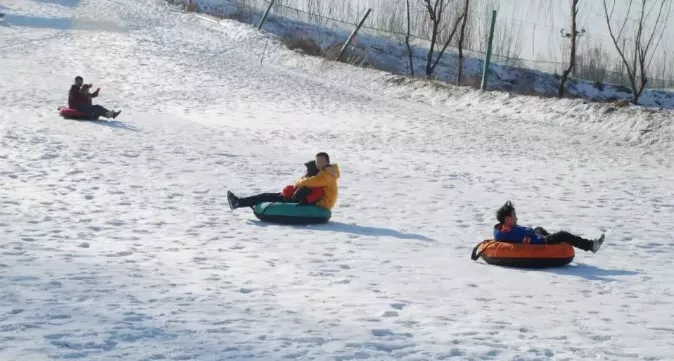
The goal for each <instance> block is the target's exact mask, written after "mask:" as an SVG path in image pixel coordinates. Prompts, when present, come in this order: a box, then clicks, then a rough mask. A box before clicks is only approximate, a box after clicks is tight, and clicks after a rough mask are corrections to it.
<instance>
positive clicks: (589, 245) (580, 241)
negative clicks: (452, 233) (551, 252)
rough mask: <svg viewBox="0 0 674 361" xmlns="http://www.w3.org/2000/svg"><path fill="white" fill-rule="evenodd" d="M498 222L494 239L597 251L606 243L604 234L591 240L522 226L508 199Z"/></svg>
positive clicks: (497, 217) (561, 232)
mask: <svg viewBox="0 0 674 361" xmlns="http://www.w3.org/2000/svg"><path fill="white" fill-rule="evenodd" d="M496 219H497V220H498V224H497V225H495V226H494V240H495V241H501V242H511V243H525V244H559V243H568V244H570V245H572V246H574V247H576V248H579V249H582V250H583V251H592V252H593V253H597V251H598V250H599V247H601V245H602V244H603V243H604V234H602V235H601V237H599V238H598V239H595V240H589V239H585V238H582V237H579V236H576V235H574V234H571V233H569V232H566V231H559V232H555V233H548V232H547V231H546V230H545V229H544V228H542V227H536V228H531V227H522V226H520V225H518V224H517V214H516V213H515V207H514V206H513V204H512V203H511V202H510V201H508V202H506V204H504V205H503V206H501V208H499V209H498V211H496Z"/></svg>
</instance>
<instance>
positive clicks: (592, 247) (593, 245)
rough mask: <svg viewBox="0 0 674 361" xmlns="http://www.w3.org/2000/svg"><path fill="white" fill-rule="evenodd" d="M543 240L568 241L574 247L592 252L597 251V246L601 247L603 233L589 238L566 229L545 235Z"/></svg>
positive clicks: (547, 241)
mask: <svg viewBox="0 0 674 361" xmlns="http://www.w3.org/2000/svg"><path fill="white" fill-rule="evenodd" d="M545 240H546V243H547V244H559V243H568V244H570V245H572V246H574V247H576V248H579V249H582V250H583V251H592V252H593V253H597V251H598V250H599V247H601V245H602V243H604V235H603V234H602V235H601V237H599V239H595V240H589V239H585V238H582V237H579V236H576V235H574V234H571V233H569V232H566V231H560V232H555V233H552V234H549V235H547V236H545Z"/></svg>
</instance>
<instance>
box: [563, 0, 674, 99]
mask: <svg viewBox="0 0 674 361" xmlns="http://www.w3.org/2000/svg"><path fill="white" fill-rule="evenodd" d="M569 1H570V3H571V33H570V34H568V35H569V36H568V37H569V38H570V39H571V45H570V46H571V51H570V53H569V67H568V68H567V69H566V70H564V73H563V74H562V77H561V79H560V84H559V88H558V93H559V96H563V95H564V85H565V83H566V81H567V79H568V76H569V74H570V73H571V71H572V70H573V68H574V66H575V64H576V49H577V42H578V32H577V30H576V29H577V17H578V3H579V0H569ZM635 3H636V4H635ZM602 5H603V10H604V18H605V20H606V25H607V27H608V32H609V35H610V36H611V40H612V41H613V45H614V46H615V49H616V51H617V53H618V55H619V57H620V60H621V62H622V65H623V67H624V70H625V71H626V72H627V78H628V81H629V83H630V88H631V90H632V102H633V103H634V104H638V103H639V98H640V97H641V94H642V93H643V91H644V89H645V88H646V85H647V84H648V79H649V78H648V75H649V72H650V71H652V69H651V62H652V61H653V57H654V55H655V52H656V49H657V48H658V46H659V45H660V43H661V42H662V39H663V37H664V34H665V31H666V29H667V23H668V20H669V14H670V13H671V10H672V0H636V1H634V0H629V2H628V3H627V4H626V5H627V9H626V11H625V14H624V18H623V19H622V20H618V19H616V15H615V9H616V0H602ZM635 14H637V17H636V18H635V17H634V15H635ZM616 25H617V26H616Z"/></svg>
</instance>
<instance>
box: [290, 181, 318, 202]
mask: <svg viewBox="0 0 674 361" xmlns="http://www.w3.org/2000/svg"><path fill="white" fill-rule="evenodd" d="M296 190H297V187H295V186H292V185H289V186H285V187H284V188H283V191H282V192H281V194H283V198H285V199H290V198H291V197H292V196H293V194H295V191H296ZM323 193H324V191H323V187H315V188H311V193H309V195H308V196H307V198H306V199H305V200H306V201H307V202H308V203H316V202H318V200H319V199H321V198H322V197H323Z"/></svg>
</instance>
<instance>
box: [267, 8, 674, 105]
mask: <svg viewBox="0 0 674 361" xmlns="http://www.w3.org/2000/svg"><path fill="white" fill-rule="evenodd" d="M277 1H278V2H280V3H285V2H305V3H306V4H303V5H307V6H309V10H311V12H315V13H319V14H326V15H328V16H332V17H335V16H337V15H338V14H339V15H342V14H346V16H347V17H348V18H349V19H344V20H349V21H352V22H353V21H355V20H356V19H357V17H358V16H360V14H359V13H358V12H357V11H352V10H351V8H350V6H349V5H348V4H347V3H348V1H344V0H339V1H337V3H340V4H341V5H340V6H337V7H335V6H333V5H334V4H332V3H333V2H334V1H321V0H277ZM532 1H533V2H535V3H537V4H538V5H537V6H542V7H546V6H547V7H551V6H553V5H551V4H552V3H545V2H544V3H540V2H538V1H539V0H532ZM566 1H567V2H568V3H567V4H568V5H569V6H570V10H571V12H570V32H569V33H568V34H566V37H567V38H568V39H569V40H570V41H569V43H568V48H566V49H565V50H564V52H563V53H564V54H565V56H566V55H568V62H567V67H566V68H565V69H564V70H563V72H562V76H561V78H560V81H559V85H558V89H557V92H558V95H559V96H560V97H561V96H564V93H565V92H566V90H567V82H568V79H569V77H570V76H572V75H574V74H577V73H578V70H579V68H578V67H579V66H580V67H581V68H582V67H586V66H587V59H585V58H586V57H587V56H588V55H590V54H581V55H579V54H578V53H579V51H578V49H579V46H578V42H579V41H580V40H579V39H580V32H579V31H578V22H579V17H582V16H583V15H584V14H583V12H580V13H579V5H580V3H588V4H589V3H590V2H592V3H594V2H595V1H597V0H566ZM601 1H602V5H603V13H604V14H603V15H604V17H605V21H606V25H607V28H608V32H609V34H610V37H611V39H612V42H613V45H614V47H615V50H616V52H617V55H618V56H617V57H611V56H609V58H610V59H620V60H619V62H618V63H619V65H620V68H619V69H618V70H619V72H620V73H626V76H625V78H626V80H627V83H629V84H630V88H631V90H632V101H633V102H634V103H635V104H636V103H638V101H639V98H640V96H641V94H642V93H643V91H644V89H645V87H646V85H647V84H649V75H651V74H654V73H655V72H657V70H653V69H652V67H651V63H652V61H653V57H654V55H655V54H656V53H657V49H658V48H659V46H660V45H661V43H662V40H663V37H664V34H665V31H666V28H667V25H668V20H669V14H670V13H671V11H672V2H673V1H674V0H601ZM616 2H618V3H619V4H621V5H623V6H624V7H623V8H622V9H620V6H618V8H619V10H621V11H618V12H616V11H615V10H616ZM541 4H543V5H541ZM546 4H547V5H546ZM495 5H497V4H496V1H494V0H404V2H403V1H384V2H382V4H381V5H378V6H381V8H378V9H376V11H375V12H374V13H375V16H374V19H373V25H376V26H377V27H380V28H381V27H383V30H386V31H391V32H399V33H404V34H405V44H406V46H407V54H408V60H409V69H410V73H411V75H414V69H415V67H414V56H413V51H412V45H411V44H410V42H411V39H412V38H425V39H427V40H429V42H430V44H429V47H428V53H427V54H426V59H425V62H426V64H425V69H424V72H425V76H426V77H431V76H433V74H435V73H436V70H437V66H438V64H439V63H440V61H441V58H442V57H443V55H444V54H445V52H446V50H447V48H448V47H449V46H453V47H456V48H458V64H457V71H456V81H457V83H460V82H461V80H462V70H463V61H464V50H465V49H471V50H477V51H484V50H485V49H486V45H487V44H486V38H487V35H488V34H487V32H488V28H489V21H490V19H488V18H486V17H485V16H483V14H482V13H484V14H487V13H490V11H481V10H483V9H476V7H482V6H484V7H485V9H489V10H490V9H491V8H492V7H493V6H495ZM346 8H349V11H346V10H345V9H346ZM347 13H348V14H347ZM617 13H620V15H617ZM506 26H508V24H507V23H506V24H504V25H499V30H497V31H496V34H495V41H494V48H493V49H494V54H499V55H501V56H502V57H503V58H505V59H508V58H517V57H518V56H519V53H520V52H521V41H522V39H521V37H520V36H519V35H518V34H519V33H520V32H521V29H517V28H515V29H512V28H510V29H508V28H505V27H506ZM518 30H519V31H518ZM598 51H600V52H601V53H602V55H603V54H606V55H608V53H604V51H603V50H601V49H599V50H598ZM583 55H585V57H583ZM600 58H601V59H596V60H597V61H598V62H599V63H602V64H603V63H605V62H606V61H607V59H605V57H602V56H600ZM579 62H580V64H579ZM611 62H612V60H611ZM612 65H613V64H612ZM598 70H599V71H604V72H607V71H608V70H607V69H598ZM612 70H614V69H612ZM651 77H652V76H651Z"/></svg>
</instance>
